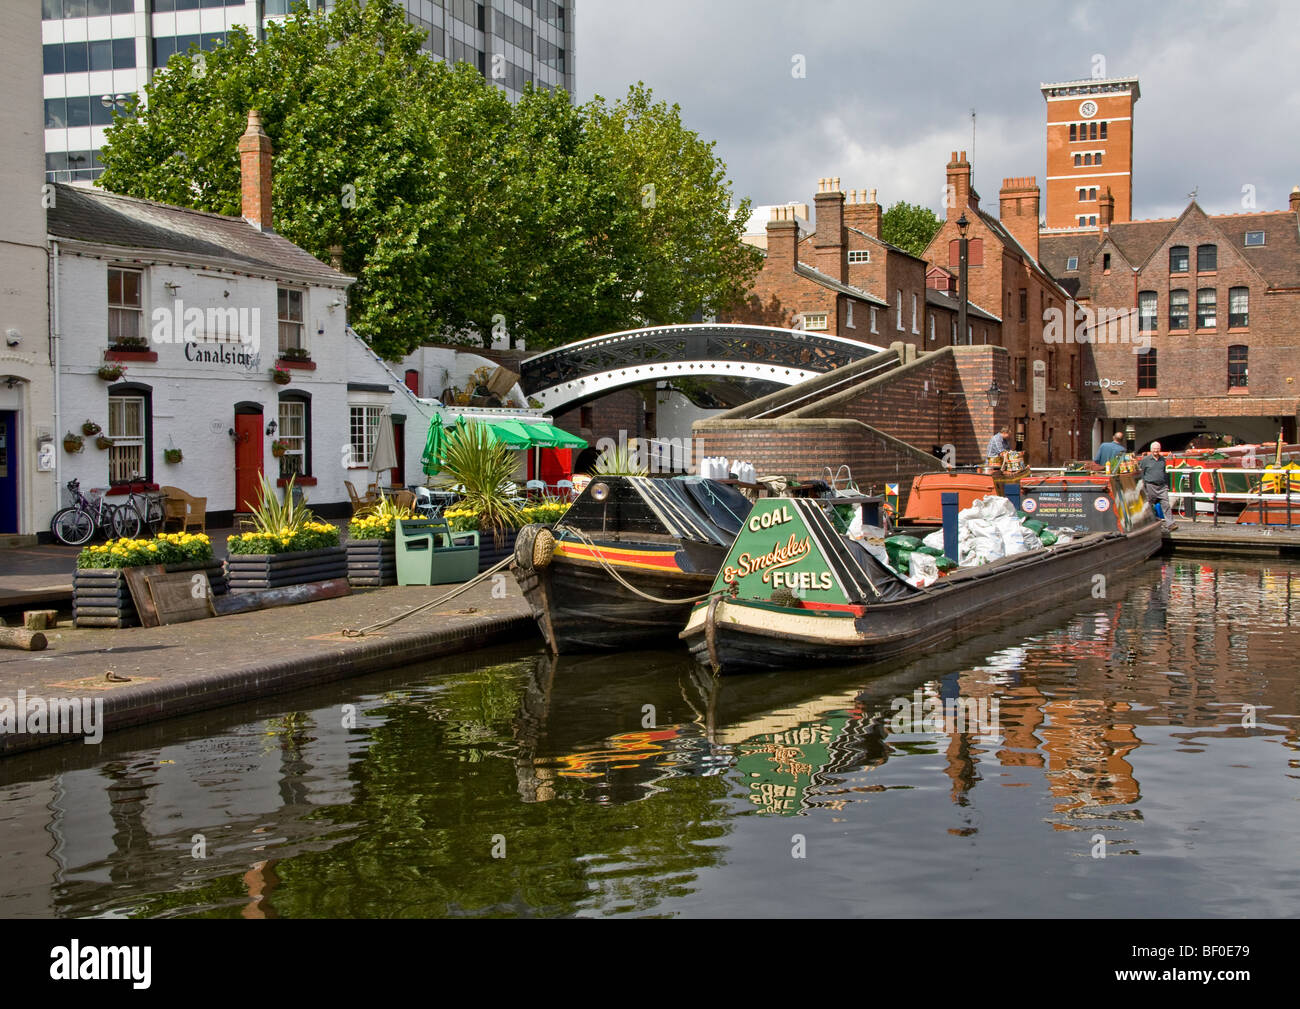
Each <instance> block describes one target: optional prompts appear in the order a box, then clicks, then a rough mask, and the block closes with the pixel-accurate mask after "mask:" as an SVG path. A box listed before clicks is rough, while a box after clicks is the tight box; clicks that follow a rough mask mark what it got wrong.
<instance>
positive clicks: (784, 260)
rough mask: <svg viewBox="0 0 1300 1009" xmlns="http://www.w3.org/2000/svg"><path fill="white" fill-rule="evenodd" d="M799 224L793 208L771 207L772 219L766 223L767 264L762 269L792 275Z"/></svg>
mask: <svg viewBox="0 0 1300 1009" xmlns="http://www.w3.org/2000/svg"><path fill="white" fill-rule="evenodd" d="M798 247H799V222H798V221H796V220H795V217H794V207H773V208H772V219H771V220H770V221H768V222H767V262H766V264H765V265H764V269H769V270H779V271H780V272H781V273H794V264H795V262H796V260H797V258H798V255H797V251H796V250H797V249H798Z"/></svg>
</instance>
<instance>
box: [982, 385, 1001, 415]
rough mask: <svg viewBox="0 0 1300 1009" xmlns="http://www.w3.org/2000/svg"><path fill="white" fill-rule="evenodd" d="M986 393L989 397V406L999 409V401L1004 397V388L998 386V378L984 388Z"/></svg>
mask: <svg viewBox="0 0 1300 1009" xmlns="http://www.w3.org/2000/svg"><path fill="white" fill-rule="evenodd" d="M984 395H985V396H987V397H988V398H989V406H990V407H992V408H993V409H995V410H996V409H997V406H998V403H999V402H1000V401H1001V399H1002V390H1001V389H1000V388H998V380H997V379H996V378H995V379H994V380H993V384H992V385H990V386H989V387H988V388H987V389H986V390H984Z"/></svg>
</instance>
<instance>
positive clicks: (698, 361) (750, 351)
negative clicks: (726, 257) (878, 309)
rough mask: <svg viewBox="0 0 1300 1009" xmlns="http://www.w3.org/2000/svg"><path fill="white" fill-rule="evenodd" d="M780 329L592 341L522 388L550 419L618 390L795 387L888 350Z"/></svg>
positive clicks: (655, 331) (545, 362)
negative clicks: (722, 382) (694, 385)
mask: <svg viewBox="0 0 1300 1009" xmlns="http://www.w3.org/2000/svg"><path fill="white" fill-rule="evenodd" d="M884 349H885V348H883V347H877V346H874V345H872V344H869V343H863V342H861V341H859V340H849V339H846V338H845V337H842V336H831V335H829V334H826V333H809V332H807V331H806V330H802V329H778V328H776V327H774V326H749V325H742V324H734V325H733V324H722V323H700V324H687V325H680V326H648V327H646V328H644V329H629V330H624V331H622V332H619V333H608V334H606V335H604V336H593V337H591V338H589V339H586V340H578V341H575V342H574V343H569V344H565V345H564V346H563V347H555V348H553V349H551V350H547V351H544V352H543V353H541V354H537V355H535V356H533V357H530V358H528V359H527V360H526V361H524V362H523V365H522V374H521V375H520V385H521V386H522V387H523V390H524V392H525V393H526V394H527V395H528V396H529V397H530V398H533V399H536V400H538V401H539V402H540V403H541V405H542V409H544V410H546V411H547V412H548V413H560V412H562V411H564V410H565V409H567V408H568V407H569V406H570V405H571V404H573V403H576V402H578V401H580V400H587V399H591V398H593V397H595V396H603V395H604V394H606V393H608V392H613V391H614V390H616V389H622V388H626V387H627V386H632V385H640V384H642V383H644V382H657V381H661V380H664V379H671V378H681V377H684V376H694V377H701V378H725V379H730V380H732V381H736V380H738V379H758V380H761V381H765V382H775V383H778V384H780V385H795V384H796V383H798V382H803V381H805V380H807V379H809V378H812V377H813V376H814V375H820V374H822V373H824V372H827V371H832V370H833V369H835V368H839V367H843V366H844V365H846V364H851V363H852V362H854V361H858V360H861V359H862V358H864V357H869V356H870V355H872V354H877V353H879V352H880V351H882V350H884Z"/></svg>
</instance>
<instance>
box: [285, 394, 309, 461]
mask: <svg viewBox="0 0 1300 1009" xmlns="http://www.w3.org/2000/svg"><path fill="white" fill-rule="evenodd" d="M310 420H311V404H310V402H309V401H308V400H307V398H306V397H304V396H302V395H299V394H295V393H286V394H285V395H283V396H281V397H280V420H279V424H280V430H279V434H278V435H277V438H278V439H279V440H280V441H281V442H283V443H284V455H282V456H280V478H281V479H282V480H287V479H288V478H289V477H291V476H309V475H310V474H311V458H310V455H309V453H308V441H309V439H308V432H309V430H310V426H309V424H310Z"/></svg>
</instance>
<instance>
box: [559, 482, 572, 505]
mask: <svg viewBox="0 0 1300 1009" xmlns="http://www.w3.org/2000/svg"><path fill="white" fill-rule="evenodd" d="M555 494H556V496H557V497H559V498H561V499H563V500H565V501H569V500H571V499H572V498H573V481H572V480H557V481H556V483H555Z"/></svg>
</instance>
